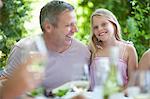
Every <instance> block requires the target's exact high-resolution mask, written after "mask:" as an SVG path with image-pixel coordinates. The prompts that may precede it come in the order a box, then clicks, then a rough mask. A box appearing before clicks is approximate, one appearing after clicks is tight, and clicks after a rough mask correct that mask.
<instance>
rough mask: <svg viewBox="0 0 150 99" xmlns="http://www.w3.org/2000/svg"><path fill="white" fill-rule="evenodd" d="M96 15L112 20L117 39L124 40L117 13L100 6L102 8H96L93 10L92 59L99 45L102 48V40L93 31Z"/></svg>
mask: <svg viewBox="0 0 150 99" xmlns="http://www.w3.org/2000/svg"><path fill="white" fill-rule="evenodd" d="M94 16H103V17H105V18H107V19H108V20H109V21H110V22H112V23H113V25H114V27H115V38H116V40H118V41H121V40H122V37H121V28H120V24H119V22H118V20H117V18H116V17H115V15H114V14H113V13H112V12H111V11H109V10H107V9H104V8H100V9H97V10H95V11H94V12H93V14H92V15H91V38H90V40H91V41H90V49H91V52H92V59H93V58H94V57H95V53H96V51H97V49H98V47H97V45H98V46H99V47H100V48H102V47H101V45H100V44H101V43H100V42H101V41H99V40H98V39H97V38H96V36H95V35H94V33H93V28H92V25H93V17H94Z"/></svg>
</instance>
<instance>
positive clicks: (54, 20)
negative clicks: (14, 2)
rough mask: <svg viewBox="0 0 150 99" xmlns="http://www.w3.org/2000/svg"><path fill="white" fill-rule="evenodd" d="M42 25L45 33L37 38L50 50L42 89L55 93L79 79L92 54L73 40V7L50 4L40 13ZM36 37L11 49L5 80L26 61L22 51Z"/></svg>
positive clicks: (56, 3) (74, 26) (27, 39)
mask: <svg viewBox="0 0 150 99" xmlns="http://www.w3.org/2000/svg"><path fill="white" fill-rule="evenodd" d="M40 25H41V29H42V31H43V33H42V34H41V35H37V36H39V37H42V38H43V39H44V43H45V45H46V48H47V50H48V65H47V66H46V67H45V68H46V69H45V77H44V78H45V79H44V81H43V86H44V87H45V88H46V89H47V91H52V90H53V89H54V88H57V87H59V86H61V85H63V84H65V83H67V82H69V81H72V80H75V79H78V78H76V77H80V76H81V75H82V73H83V71H82V66H83V65H84V64H88V63H89V59H90V52H89V50H88V48H87V47H86V46H85V45H83V44H81V43H80V42H79V41H77V40H75V39H73V38H72V36H73V35H74V33H75V32H77V27H76V16H75V12H74V7H73V6H72V5H70V4H68V3H66V2H64V1H56V0H55V1H51V2H49V3H47V4H46V5H45V6H44V7H43V8H42V9H41V12H40ZM33 39H34V37H28V38H25V39H23V40H21V41H19V42H18V43H17V44H16V45H15V46H14V48H13V49H12V51H11V53H10V56H9V59H8V64H7V67H6V69H5V70H4V72H3V76H9V75H11V73H12V71H13V70H14V69H15V68H16V66H18V64H21V63H22V62H23V61H24V59H25V58H24V56H27V55H24V54H23V53H22V50H25V49H26V45H25V44H26V42H32V44H31V45H30V47H32V46H35V42H36V41H34V40H33Z"/></svg>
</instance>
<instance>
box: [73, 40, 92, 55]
mask: <svg viewBox="0 0 150 99" xmlns="http://www.w3.org/2000/svg"><path fill="white" fill-rule="evenodd" d="M73 46H74V48H75V49H78V50H79V51H80V52H85V53H86V52H89V48H88V46H87V45H86V44H84V43H82V42H81V41H79V40H77V39H74V44H73Z"/></svg>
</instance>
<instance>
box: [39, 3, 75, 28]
mask: <svg viewBox="0 0 150 99" xmlns="http://www.w3.org/2000/svg"><path fill="white" fill-rule="evenodd" d="M65 10H69V11H73V10H74V7H73V6H72V5H71V4H69V3H67V2H64V1H59V0H53V1H51V2H49V3H47V4H46V5H45V6H44V7H43V8H42V9H41V11H40V26H41V29H42V31H43V30H44V29H43V23H44V22H45V21H46V20H47V21H48V22H49V23H50V24H52V25H53V26H57V22H58V16H59V15H60V14H61V13H62V12H63V11H65Z"/></svg>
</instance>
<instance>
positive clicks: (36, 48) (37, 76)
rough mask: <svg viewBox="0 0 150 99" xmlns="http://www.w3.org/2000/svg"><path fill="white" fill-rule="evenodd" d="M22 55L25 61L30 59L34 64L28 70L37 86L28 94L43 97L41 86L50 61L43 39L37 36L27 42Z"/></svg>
mask: <svg viewBox="0 0 150 99" xmlns="http://www.w3.org/2000/svg"><path fill="white" fill-rule="evenodd" d="M22 55H24V58H23V61H26V60H29V59H30V60H32V63H31V64H30V65H28V66H27V70H28V71H29V73H31V74H32V78H33V79H34V81H35V85H36V86H37V87H36V88H35V89H34V90H32V91H31V92H27V95H28V96H34V95H38V94H40V95H41V94H42V93H41V90H42V89H43V88H42V86H41V82H42V81H43V79H44V71H45V67H46V64H47V59H48V57H47V48H46V46H45V43H44V40H43V38H42V37H39V36H37V37H35V38H33V40H32V41H27V42H26V43H25V45H24V49H23V50H22ZM39 90H40V91H39ZM39 92H40V93H39ZM33 93H34V94H33ZM35 93H36V94H35Z"/></svg>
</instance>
